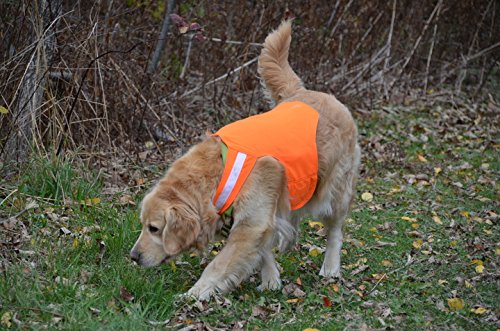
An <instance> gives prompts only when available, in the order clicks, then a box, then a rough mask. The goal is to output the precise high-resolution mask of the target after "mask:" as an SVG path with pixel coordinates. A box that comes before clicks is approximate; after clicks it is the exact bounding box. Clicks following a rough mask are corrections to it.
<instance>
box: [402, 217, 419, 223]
mask: <svg viewBox="0 0 500 331" xmlns="http://www.w3.org/2000/svg"><path fill="white" fill-rule="evenodd" d="M401 219H402V220H403V221H408V222H412V223H415V222H417V219H416V218H412V217H408V216H403V217H401Z"/></svg>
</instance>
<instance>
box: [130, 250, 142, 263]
mask: <svg viewBox="0 0 500 331" xmlns="http://www.w3.org/2000/svg"><path fill="white" fill-rule="evenodd" d="M130 258H131V259H132V261H134V262H136V263H139V260H140V259H141V253H139V252H138V251H136V250H132V251H131V252H130Z"/></svg>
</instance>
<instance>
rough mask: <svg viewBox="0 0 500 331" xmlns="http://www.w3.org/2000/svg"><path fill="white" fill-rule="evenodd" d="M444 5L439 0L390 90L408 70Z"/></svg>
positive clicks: (441, 0)
mask: <svg viewBox="0 0 500 331" xmlns="http://www.w3.org/2000/svg"><path fill="white" fill-rule="evenodd" d="M442 4H443V0H439V1H438V2H437V4H436V6H435V7H434V9H433V10H432V13H431V14H430V15H429V18H427V21H426V22H425V24H424V27H423V29H422V31H421V32H420V35H419V36H418V38H417V40H416V41H415V44H414V45H413V47H412V49H411V51H410V54H409V55H408V56H407V57H406V59H405V62H404V63H403V65H402V66H401V68H400V69H399V74H398V75H397V76H396V79H394V80H393V81H392V83H391V85H390V86H389V90H392V87H393V86H394V84H396V82H397V81H399V79H400V78H401V75H402V74H403V72H404V70H405V69H406V66H407V65H408V63H409V62H410V60H411V58H412V57H413V55H414V54H415V51H416V50H417V48H418V46H419V45H420V41H421V40H422V37H423V36H424V34H425V32H426V31H427V29H428V28H429V25H430V23H431V22H432V19H433V18H434V15H436V13H437V11H438V9H439V8H440V7H441V5H442Z"/></svg>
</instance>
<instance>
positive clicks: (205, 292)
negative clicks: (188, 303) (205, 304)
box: [184, 285, 215, 301]
mask: <svg viewBox="0 0 500 331" xmlns="http://www.w3.org/2000/svg"><path fill="white" fill-rule="evenodd" d="M214 294H215V289H214V288H212V287H210V286H199V285H194V286H193V287H191V288H190V289H189V291H187V293H185V294H184V295H185V296H190V297H194V298H196V299H197V300H200V301H209V300H210V297H211V296H212V295H214Z"/></svg>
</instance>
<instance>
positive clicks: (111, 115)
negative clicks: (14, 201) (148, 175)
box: [0, 0, 500, 160]
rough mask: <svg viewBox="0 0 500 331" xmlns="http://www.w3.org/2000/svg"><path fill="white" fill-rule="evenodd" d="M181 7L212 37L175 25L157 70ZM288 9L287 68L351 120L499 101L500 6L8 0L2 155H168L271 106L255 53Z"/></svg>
mask: <svg viewBox="0 0 500 331" xmlns="http://www.w3.org/2000/svg"><path fill="white" fill-rule="evenodd" d="M172 4H173V6H171V7H172V8H173V9H172V13H175V14H178V15H179V16H180V17H182V18H184V19H185V20H186V21H187V22H190V23H191V22H195V23H197V24H198V25H199V26H200V27H201V28H203V29H204V35H205V36H206V38H205V40H201V39H202V38H200V40H196V39H197V38H193V34H192V33H182V32H186V31H185V30H183V29H178V28H177V27H176V25H172V24H170V28H169V29H167V31H168V33H166V37H165V46H164V49H163V55H162V56H161V57H160V58H159V63H158V65H157V66H156V68H155V69H154V70H153V69H151V68H150V69H148V66H149V63H150V62H151V58H152V57H153V53H154V50H155V47H156V45H157V41H158V38H159V36H160V30H161V29H162V19H163V17H168V15H166V14H168V13H166V10H168V9H167V8H169V5H172ZM287 5H288V7H286V6H287ZM287 9H288V10H289V11H290V12H291V13H293V15H295V16H296V26H295V28H294V35H293V42H292V53H291V59H290V60H291V63H293V66H294V68H296V70H297V72H298V73H299V76H301V77H302V78H303V80H304V82H306V84H307V85H308V86H309V87H310V88H313V89H317V90H321V91H326V92H332V93H334V94H335V95H336V96H337V97H338V98H339V99H341V100H342V101H343V102H345V103H346V104H348V105H349V106H350V107H351V109H352V110H353V111H354V112H358V113H362V114H364V113H369V112H370V111H371V110H372V109H374V108H376V107H377V108H380V107H382V106H384V105H387V104H396V105H398V104H404V105H408V104H412V103H415V102H417V101H419V102H420V101H422V100H423V101H426V100H431V99H433V100H440V101H445V102H448V103H449V102H451V103H453V102H455V103H456V102H460V98H467V99H472V100H475V101H481V100H484V99H485V98H490V99H491V100H493V102H498V100H497V98H498V83H497V82H498V78H499V74H500V69H499V62H498V49H499V46H500V40H499V39H498V36H499V35H500V28H499V20H498V17H497V13H498V3H496V1H493V0H487V1H472V0H467V1H460V2H452V1H445V0H437V1H427V0H426V1H423V2H415V1H397V0H394V1H371V2H363V1H354V0H342V1H341V0H336V1H315V2H314V3H312V2H302V1H295V2H292V3H290V2H285V1H275V2H267V1H237V2H228V1H211V2H207V1H201V2H195V1H137V0H129V1H101V2H98V3H96V2H85V1H71V2H67V1H63V2H61V1H60V0H37V1H19V2H11V1H2V2H1V3H0V13H1V14H0V16H1V18H2V22H4V24H3V27H2V29H1V31H0V38H1V40H2V43H1V44H0V78H1V79H0V106H2V107H3V108H2V109H3V111H2V114H0V129H1V131H0V148H1V149H0V151H1V154H2V159H4V160H19V159H21V158H22V156H24V155H27V153H26V152H25V150H26V149H29V146H31V148H32V149H33V150H34V151H35V152H36V153H38V154H42V155H45V154H57V155H64V154H65V153H68V151H74V150H78V151H79V153H81V155H82V157H83V158H87V157H88V156H93V157H94V158H97V159H99V156H100V155H103V153H105V154H108V155H109V154H110V153H114V154H121V155H123V154H129V155H138V153H140V152H143V151H144V150H145V149H151V150H152V154H155V155H158V156H159V157H160V158H161V159H165V158H168V157H166V156H164V154H165V151H166V150H167V151H169V153H166V154H168V155H170V154H172V153H170V151H173V150H174V148H178V149H179V148H180V149H183V148H184V147H186V146H189V145H190V144H191V143H192V142H193V141H196V140H197V139H198V137H199V136H200V135H201V134H203V132H204V130H205V129H208V130H211V129H215V128H217V127H219V126H221V125H222V124H224V123H226V122H228V121H230V120H234V119H237V118H241V117H245V116H248V115H251V114H254V113H256V112H260V111H264V110H266V109H267V107H268V105H267V104H266V103H265V101H264V99H263V97H262V92H261V90H260V85H259V81H258V77H257V73H256V58H257V56H258V54H259V52H260V42H262V41H263V40H264V38H265V36H266V35H267V33H268V32H269V31H270V30H271V29H273V28H275V27H276V26H277V25H278V24H279V22H280V20H281V19H282V18H283V14H284V13H285V11H286V10H287ZM465 96H466V97H465ZM457 100H458V101H457ZM23 146H24V147H23Z"/></svg>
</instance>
